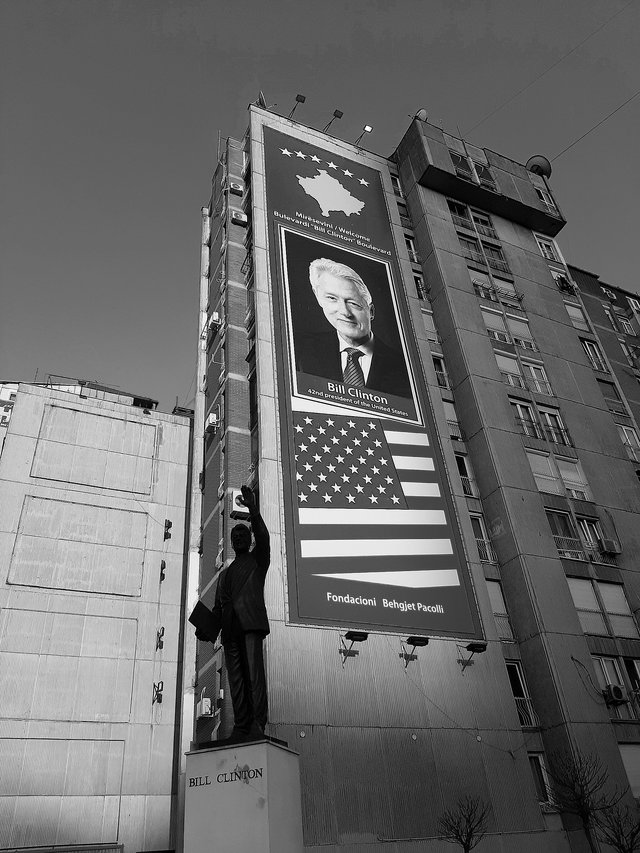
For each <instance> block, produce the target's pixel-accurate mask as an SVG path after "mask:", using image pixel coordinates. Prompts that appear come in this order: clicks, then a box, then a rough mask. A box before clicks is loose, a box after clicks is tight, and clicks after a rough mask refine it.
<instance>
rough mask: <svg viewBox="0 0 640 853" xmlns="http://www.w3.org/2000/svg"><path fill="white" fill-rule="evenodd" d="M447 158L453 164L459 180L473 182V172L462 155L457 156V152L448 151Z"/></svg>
mask: <svg viewBox="0 0 640 853" xmlns="http://www.w3.org/2000/svg"><path fill="white" fill-rule="evenodd" d="M449 156H450V157H451V162H452V163H453V168H454V169H455V171H456V175H457V176H458V177H459V178H463V180H465V181H474V178H473V171H472V169H471V163H470V162H469V160H467V158H466V157H464V156H463V155H462V154H458V152H457V151H452V150H451V149H449ZM474 183H475V181H474Z"/></svg>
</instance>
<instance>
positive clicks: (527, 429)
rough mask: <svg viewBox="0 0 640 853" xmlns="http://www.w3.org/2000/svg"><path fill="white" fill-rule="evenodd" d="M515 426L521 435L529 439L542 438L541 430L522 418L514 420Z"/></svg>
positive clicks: (533, 422)
mask: <svg viewBox="0 0 640 853" xmlns="http://www.w3.org/2000/svg"><path fill="white" fill-rule="evenodd" d="M516 425H517V427H518V429H519V430H520V432H521V433H522V434H523V435H526V436H528V437H529V438H540V439H541V438H542V437H543V436H542V430H541V429H540V427H539V425H538V424H537V423H536V422H535V421H527V420H525V419H524V418H516Z"/></svg>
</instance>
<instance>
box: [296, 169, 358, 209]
mask: <svg viewBox="0 0 640 853" xmlns="http://www.w3.org/2000/svg"><path fill="white" fill-rule="evenodd" d="M296 178H297V179H298V183H299V184H300V186H301V187H302V189H303V190H304V191H305V192H306V194H307V195H310V196H311V197H312V198H314V199H315V200H316V201H317V202H318V204H319V205H320V210H321V211H322V215H323V216H329V214H330V213H331V212H332V211H336V210H338V211H341V212H342V213H345V214H346V215H347V216H351V214H352V213H357V214H359V213H360V211H361V210H362V208H363V207H364V202H363V201H360V200H359V199H357V198H354V196H352V195H351V193H350V192H349V190H347V189H345V188H344V187H343V186H342V184H341V183H340V181H338V180H336V178H334V177H332V176H331V175H330V174H329V173H328V172H327V170H326V169H318V174H317V175H315V176H314V177H313V178H303V177H302V176H301V175H296Z"/></svg>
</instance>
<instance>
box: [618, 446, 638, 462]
mask: <svg viewBox="0 0 640 853" xmlns="http://www.w3.org/2000/svg"><path fill="white" fill-rule="evenodd" d="M622 443H623V444H624V449H625V451H626V453H627V456H628V457H629V459H631V461H632V462H640V448H638V447H634V446H633V445H632V444H627V442H626V441H623V442H622Z"/></svg>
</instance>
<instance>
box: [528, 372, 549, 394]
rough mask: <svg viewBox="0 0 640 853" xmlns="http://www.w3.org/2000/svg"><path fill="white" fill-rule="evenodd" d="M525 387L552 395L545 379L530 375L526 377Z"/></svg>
mask: <svg viewBox="0 0 640 853" xmlns="http://www.w3.org/2000/svg"><path fill="white" fill-rule="evenodd" d="M527 388H528V389H529V390H530V391H536V392H537V393H538V394H546V395H547V396H548V397H553V389H552V388H551V385H550V384H549V383H548V382H547V380H546V379H536V378H534V377H532V376H530V377H528V379H527Z"/></svg>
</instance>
